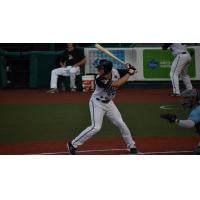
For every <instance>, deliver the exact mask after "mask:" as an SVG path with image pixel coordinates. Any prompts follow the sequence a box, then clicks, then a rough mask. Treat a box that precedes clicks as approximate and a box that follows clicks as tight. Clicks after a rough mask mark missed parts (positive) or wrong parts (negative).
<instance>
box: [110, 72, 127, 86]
mask: <svg viewBox="0 0 200 200" xmlns="http://www.w3.org/2000/svg"><path fill="white" fill-rule="evenodd" d="M129 77H130V75H129V74H126V75H125V76H123V77H122V78H120V79H119V80H117V81H113V82H112V87H117V88H118V87H120V86H121V85H123V84H124V83H126V82H127V81H128V79H129Z"/></svg>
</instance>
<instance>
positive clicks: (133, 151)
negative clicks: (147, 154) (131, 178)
mask: <svg viewBox="0 0 200 200" xmlns="http://www.w3.org/2000/svg"><path fill="white" fill-rule="evenodd" d="M130 154H133V155H136V154H138V150H137V149H136V148H131V149H130Z"/></svg>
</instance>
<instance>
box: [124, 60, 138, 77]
mask: <svg viewBox="0 0 200 200" xmlns="http://www.w3.org/2000/svg"><path fill="white" fill-rule="evenodd" d="M126 67H127V73H128V74H129V75H130V76H132V75H133V74H135V73H136V68H135V67H134V66H133V65H131V64H130V63H127V64H126Z"/></svg>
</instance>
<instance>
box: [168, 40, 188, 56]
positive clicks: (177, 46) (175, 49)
mask: <svg viewBox="0 0 200 200" xmlns="http://www.w3.org/2000/svg"><path fill="white" fill-rule="evenodd" d="M170 49H171V51H172V53H173V55H178V54H181V53H188V51H187V47H186V46H185V45H183V44H181V43H173V44H171V45H170Z"/></svg>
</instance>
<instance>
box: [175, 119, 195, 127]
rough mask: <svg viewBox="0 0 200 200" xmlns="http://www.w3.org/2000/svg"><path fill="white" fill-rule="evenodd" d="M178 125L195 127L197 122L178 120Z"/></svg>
mask: <svg viewBox="0 0 200 200" xmlns="http://www.w3.org/2000/svg"><path fill="white" fill-rule="evenodd" d="M177 124H178V126H180V127H182V128H193V127H194V126H195V123H194V122H193V121H192V120H189V119H187V120H178V121H177Z"/></svg>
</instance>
